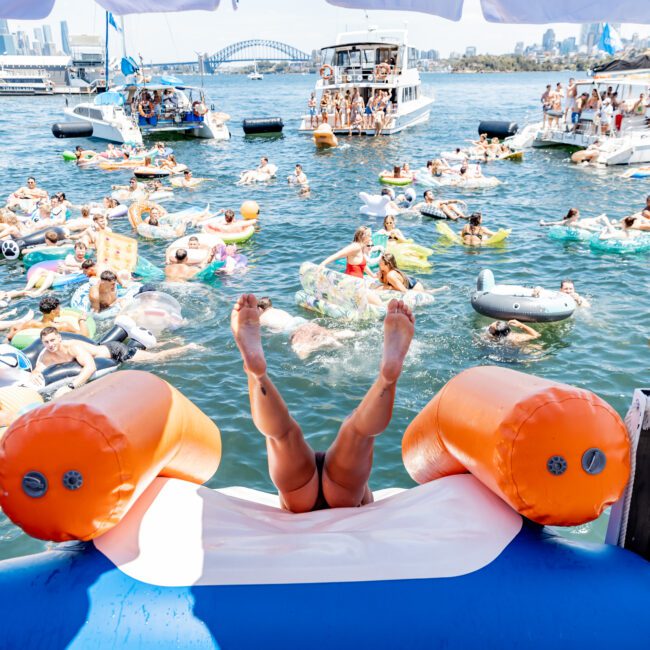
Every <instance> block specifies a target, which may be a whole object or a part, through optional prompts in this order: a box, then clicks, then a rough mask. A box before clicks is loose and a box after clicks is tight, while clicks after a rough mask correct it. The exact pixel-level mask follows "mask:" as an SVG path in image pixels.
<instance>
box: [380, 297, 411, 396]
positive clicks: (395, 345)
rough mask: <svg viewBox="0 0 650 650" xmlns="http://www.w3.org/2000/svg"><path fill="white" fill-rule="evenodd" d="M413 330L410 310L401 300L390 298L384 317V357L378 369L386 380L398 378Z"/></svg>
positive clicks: (393, 380) (394, 380) (391, 380)
mask: <svg viewBox="0 0 650 650" xmlns="http://www.w3.org/2000/svg"><path fill="white" fill-rule="evenodd" d="M414 331H415V318H414V317H413V313H412V312H411V310H410V309H409V308H408V307H407V306H406V305H405V304H404V303H403V302H402V301H401V300H400V301H397V300H391V301H390V302H389V303H388V308H387V310H386V318H385V319H384V357H383V359H382V361H381V370H380V372H381V376H382V377H383V378H384V379H385V380H386V381H388V382H391V383H392V382H396V381H397V379H398V378H399V376H400V373H401V372H402V365H403V363H404V357H406V353H407V352H408V349H409V346H410V345H411V339H412V338H413V333H414Z"/></svg>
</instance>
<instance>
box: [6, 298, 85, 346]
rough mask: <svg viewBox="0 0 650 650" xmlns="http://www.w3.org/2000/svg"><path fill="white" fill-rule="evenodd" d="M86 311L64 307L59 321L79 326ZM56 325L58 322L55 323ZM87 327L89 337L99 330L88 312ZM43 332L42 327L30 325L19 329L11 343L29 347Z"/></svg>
mask: <svg viewBox="0 0 650 650" xmlns="http://www.w3.org/2000/svg"><path fill="white" fill-rule="evenodd" d="M85 313H86V312H83V311H81V310H80V309H73V308H72V307H64V308H63V309H61V316H60V317H59V319H58V320H59V321H63V322H67V323H69V324H73V325H75V326H77V327H78V326H79V318H81V316H83V315H85ZM55 325H56V323H55ZM86 327H87V328H88V338H90V339H93V338H94V337H95V333H96V330H97V326H96V324H95V319H94V318H93V317H92V314H88V315H87V318H86ZM40 334H41V329H40V328H37V327H30V328H28V329H23V330H19V331H18V332H16V334H15V335H14V336H13V338H12V339H11V345H12V346H13V347H15V348H16V349H18V350H24V349H25V348H27V347H29V346H30V345H31V344H32V343H33V342H34V341H35V340H36V339H38V337H39V336H40Z"/></svg>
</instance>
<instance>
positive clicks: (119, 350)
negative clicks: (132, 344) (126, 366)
mask: <svg viewBox="0 0 650 650" xmlns="http://www.w3.org/2000/svg"><path fill="white" fill-rule="evenodd" d="M104 345H105V346H106V348H107V349H108V351H109V352H110V354H111V359H112V360H113V361H115V363H124V362H125V361H128V360H129V359H132V358H133V356H134V355H135V353H136V352H137V350H136V349H135V348H129V347H127V346H126V345H124V343H120V342H118V341H109V342H108V343H104Z"/></svg>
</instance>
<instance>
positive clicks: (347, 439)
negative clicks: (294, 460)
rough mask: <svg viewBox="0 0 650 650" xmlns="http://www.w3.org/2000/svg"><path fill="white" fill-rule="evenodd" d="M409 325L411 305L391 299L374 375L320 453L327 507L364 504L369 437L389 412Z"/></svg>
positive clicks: (412, 325)
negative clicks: (334, 438) (370, 384)
mask: <svg viewBox="0 0 650 650" xmlns="http://www.w3.org/2000/svg"><path fill="white" fill-rule="evenodd" d="M414 330H415V319H414V318H413V314H412V313H411V310H410V309H409V308H408V307H407V306H406V305H405V304H404V303H403V302H401V301H400V302H398V301H397V300H391V301H390V303H389V304H388V311H387V312H386V318H385V320H384V355H383V358H382V361H381V368H380V370H379V376H378V377H377V380H376V381H375V383H374V384H373V385H372V387H371V388H370V390H369V391H368V393H367V394H366V396H365V397H364V398H363V400H362V401H361V404H359V406H358V407H357V408H356V409H355V410H354V411H353V412H352V413H351V414H350V416H349V417H348V418H347V419H346V420H345V422H344V423H343V425H342V426H341V428H340V430H339V433H338V435H337V437H336V440H335V441H334V442H333V443H332V445H331V446H330V448H329V449H328V450H327V454H326V455H325V464H324V467H323V495H324V496H325V500H326V501H327V503H329V505H330V506H331V507H332V508H342V507H354V506H358V505H360V504H365V503H370V502H371V501H372V493H371V492H370V489H369V488H368V478H369V477H370V470H371V469H372V454H373V447H374V439H375V436H378V435H379V434H380V433H381V432H382V431H384V429H385V428H386V427H387V426H388V423H389V422H390V419H391V417H392V415H393V403H394V401H395V388H396V386H397V380H398V379H399V376H400V374H401V372H402V365H403V363H404V357H406V353H407V352H408V349H409V346H410V344H411V339H412V338H413V332H414Z"/></svg>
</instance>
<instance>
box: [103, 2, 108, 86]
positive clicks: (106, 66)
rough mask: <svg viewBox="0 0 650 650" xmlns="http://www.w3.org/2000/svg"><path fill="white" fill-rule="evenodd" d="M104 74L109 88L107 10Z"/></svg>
mask: <svg viewBox="0 0 650 650" xmlns="http://www.w3.org/2000/svg"><path fill="white" fill-rule="evenodd" d="M104 76H105V78H106V90H108V11H107V12H106V44H105V46H104Z"/></svg>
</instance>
